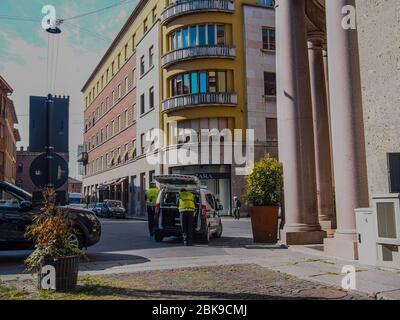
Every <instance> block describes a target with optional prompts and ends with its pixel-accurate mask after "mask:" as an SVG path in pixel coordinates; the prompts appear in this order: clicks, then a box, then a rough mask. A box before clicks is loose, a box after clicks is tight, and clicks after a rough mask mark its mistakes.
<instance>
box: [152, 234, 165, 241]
mask: <svg viewBox="0 0 400 320" xmlns="http://www.w3.org/2000/svg"><path fill="white" fill-rule="evenodd" d="M154 240H156V242H162V241H163V240H164V237H163V236H162V235H161V234H160V233H159V232H155V233H154Z"/></svg>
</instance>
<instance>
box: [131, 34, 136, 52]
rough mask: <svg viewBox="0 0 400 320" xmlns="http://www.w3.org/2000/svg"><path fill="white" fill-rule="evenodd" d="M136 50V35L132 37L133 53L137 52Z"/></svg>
mask: <svg viewBox="0 0 400 320" xmlns="http://www.w3.org/2000/svg"><path fill="white" fill-rule="evenodd" d="M135 48H136V34H134V35H133V36H132V52H134V51H135Z"/></svg>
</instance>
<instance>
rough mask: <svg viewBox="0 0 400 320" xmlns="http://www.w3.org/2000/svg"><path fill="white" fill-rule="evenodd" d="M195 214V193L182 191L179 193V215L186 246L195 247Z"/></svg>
mask: <svg viewBox="0 0 400 320" xmlns="http://www.w3.org/2000/svg"><path fill="white" fill-rule="evenodd" d="M195 212H196V206H195V203H194V195H193V193H191V192H188V191H187V190H186V189H182V190H181V192H180V193H179V213H180V215H181V224H182V236H183V243H184V245H185V246H192V245H193V221H194V214H195Z"/></svg>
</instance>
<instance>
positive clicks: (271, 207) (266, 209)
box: [245, 156, 283, 243]
mask: <svg viewBox="0 0 400 320" xmlns="http://www.w3.org/2000/svg"><path fill="white" fill-rule="evenodd" d="M282 186H283V170H282V165H281V164H280V163H279V161H278V160H276V159H275V158H271V157H269V156H267V157H265V158H263V159H261V160H260V161H258V162H257V163H256V164H255V166H254V170H253V172H252V173H251V174H250V175H249V176H248V177H247V181H246V194H245V198H246V200H247V202H248V203H249V205H250V215H251V224H252V229H253V237H254V242H256V243H276V242H277V241H278V215H279V206H280V203H281V195H282Z"/></svg>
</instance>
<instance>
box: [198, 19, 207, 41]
mask: <svg viewBox="0 0 400 320" xmlns="http://www.w3.org/2000/svg"><path fill="white" fill-rule="evenodd" d="M206 44H207V42H206V26H205V25H204V24H203V25H199V45H200V46H204V45H206Z"/></svg>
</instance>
